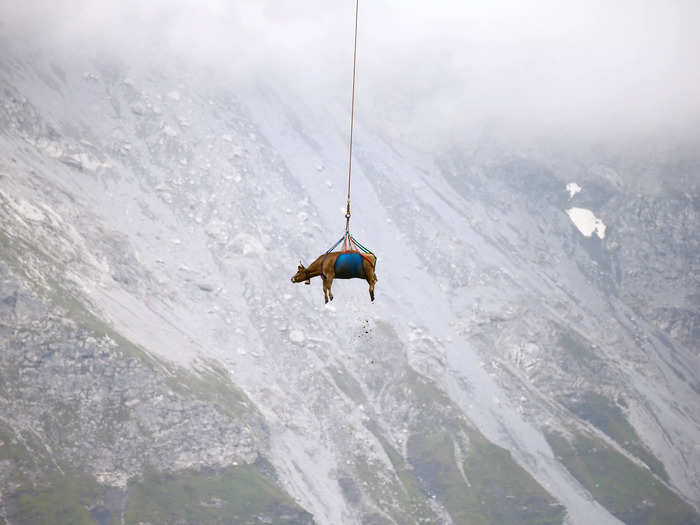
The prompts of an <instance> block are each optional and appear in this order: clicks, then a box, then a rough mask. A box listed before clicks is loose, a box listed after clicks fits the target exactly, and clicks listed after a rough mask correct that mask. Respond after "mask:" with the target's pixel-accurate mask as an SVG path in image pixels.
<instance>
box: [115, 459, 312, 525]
mask: <svg viewBox="0 0 700 525" xmlns="http://www.w3.org/2000/svg"><path fill="white" fill-rule="evenodd" d="M125 522H126V523H127V524H129V523H139V522H151V523H180V522H183V523H198V524H208V523H212V524H213V523H224V522H226V523H240V524H247V523H279V524H285V523H286V524H292V523H294V524H299V523H311V522H312V517H311V515H310V514H309V513H308V512H306V511H304V510H303V509H302V508H301V507H299V506H298V505H297V504H296V503H295V502H294V501H293V500H292V499H291V498H290V497H289V496H288V495H287V494H285V493H284V492H282V491H281V490H280V489H279V488H278V487H277V486H276V485H275V484H274V483H273V482H272V481H270V480H269V479H267V478H266V477H265V476H264V475H262V474H261V473H260V472H259V471H258V469H257V468H256V467H254V466H252V465H243V466H238V467H229V468H227V469H224V470H221V471H207V472H188V473H179V474H176V475H165V474H157V473H151V474H147V475H146V476H144V479H143V480H142V481H139V482H135V483H131V484H130V485H129V502H128V505H127V509H126V513H125Z"/></svg>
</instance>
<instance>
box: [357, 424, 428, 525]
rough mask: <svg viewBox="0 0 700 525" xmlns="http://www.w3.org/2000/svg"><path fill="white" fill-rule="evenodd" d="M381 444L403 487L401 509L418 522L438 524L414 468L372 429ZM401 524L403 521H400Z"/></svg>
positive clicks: (400, 495)
mask: <svg viewBox="0 0 700 525" xmlns="http://www.w3.org/2000/svg"><path fill="white" fill-rule="evenodd" d="M370 430H371V431H372V432H373V433H374V435H375V436H376V437H377V439H378V440H379V442H380V443H381V445H382V447H383V448H384V451H385V452H386V454H387V456H389V460H390V461H391V464H392V466H393V467H394V471H395V472H396V475H397V476H398V478H399V481H400V482H401V485H402V491H401V492H400V493H399V495H398V501H399V508H400V509H402V510H404V511H405V512H406V513H407V514H408V515H409V516H411V517H412V518H413V519H414V520H416V521H418V522H425V523H436V522H437V521H439V520H438V516H437V515H436V514H435V512H434V511H433V509H432V508H431V507H430V504H429V503H428V500H427V497H426V495H425V493H424V492H423V490H422V488H421V484H420V481H419V480H418V478H417V477H416V474H415V472H414V471H413V468H412V467H411V466H410V465H409V464H408V463H406V460H405V459H404V458H403V456H401V454H399V453H398V451H397V450H396V449H395V448H394V447H392V446H391V445H390V444H389V442H388V441H387V440H386V439H384V437H383V436H381V435H380V434H378V433H377V432H375V431H374V430H372V429H370ZM399 523H401V521H399Z"/></svg>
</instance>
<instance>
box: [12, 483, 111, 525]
mask: <svg viewBox="0 0 700 525" xmlns="http://www.w3.org/2000/svg"><path fill="white" fill-rule="evenodd" d="M102 493H103V488H102V487H100V485H98V484H97V482H96V481H95V480H94V479H93V478H91V477H89V476H86V475H84V474H77V473H72V474H68V475H59V474H54V475H53V476H52V477H51V478H50V479H49V480H48V482H47V483H46V484H44V483H42V486H41V487H36V488H22V489H20V490H18V491H16V492H14V493H13V494H10V495H9V498H8V500H9V502H8V503H9V505H10V507H11V508H12V507H15V509H14V514H16V515H17V516H18V517H21V522H22V523H25V524H28V525H64V524H65V525H82V524H86V525H93V524H94V523H95V522H94V521H93V520H92V518H91V517H90V512H89V510H88V508H89V507H90V506H91V505H92V504H94V502H95V501H96V500H97V499H98V498H99V497H100V496H101V495H102ZM114 523H115V524H116V523H117V522H116V521H114Z"/></svg>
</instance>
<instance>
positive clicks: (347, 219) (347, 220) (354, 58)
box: [345, 0, 360, 232]
mask: <svg viewBox="0 0 700 525" xmlns="http://www.w3.org/2000/svg"><path fill="white" fill-rule="evenodd" d="M359 10H360V0H355V48H354V50H353V54H352V102H351V105H350V156H349V159H348V205H347V209H346V211H345V231H346V232H347V231H350V181H351V179H352V133H353V129H354V127H355V76H356V71H357V18H358V12H359Z"/></svg>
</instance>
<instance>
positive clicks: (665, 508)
mask: <svg viewBox="0 0 700 525" xmlns="http://www.w3.org/2000/svg"><path fill="white" fill-rule="evenodd" d="M546 437H547V441H548V442H549V444H550V446H551V447H552V450H554V453H555V454H556V455H557V457H559V458H561V461H562V462H563V463H564V465H565V466H566V468H567V469H568V470H569V472H571V474H572V475H573V476H574V477H575V478H576V479H577V480H578V481H579V482H580V483H581V484H582V485H583V486H584V487H586V489H588V490H589V491H590V492H591V494H592V495H593V497H594V498H595V499H596V500H597V501H598V502H599V503H600V504H601V505H603V506H604V507H605V508H606V509H608V510H609V511H610V512H611V513H612V514H613V515H615V516H616V517H617V518H619V519H620V520H622V521H623V522H625V523H626V524H628V525H667V524H683V525H698V524H700V515H699V514H698V513H697V512H696V511H695V510H694V509H693V508H692V507H691V506H690V505H688V504H687V503H685V502H684V501H683V500H681V499H680V498H679V497H678V496H677V495H676V494H675V493H674V492H672V491H671V490H670V489H669V488H668V487H667V486H666V485H664V483H663V482H661V481H659V480H658V479H656V478H655V477H654V476H653V475H652V474H650V473H649V472H648V471H647V470H645V469H644V468H643V467H640V466H639V465H636V464H635V463H634V462H632V461H630V460H629V459H627V458H626V457H625V456H623V455H622V454H620V453H619V452H617V451H616V450H614V449H613V448H611V447H610V446H608V445H607V444H606V443H605V442H603V441H602V440H601V439H599V438H596V437H592V436H589V435H585V434H582V433H576V434H575V435H574V438H573V442H569V441H568V440H567V439H566V438H565V437H564V436H562V435H561V434H557V433H549V434H547V436H546Z"/></svg>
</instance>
